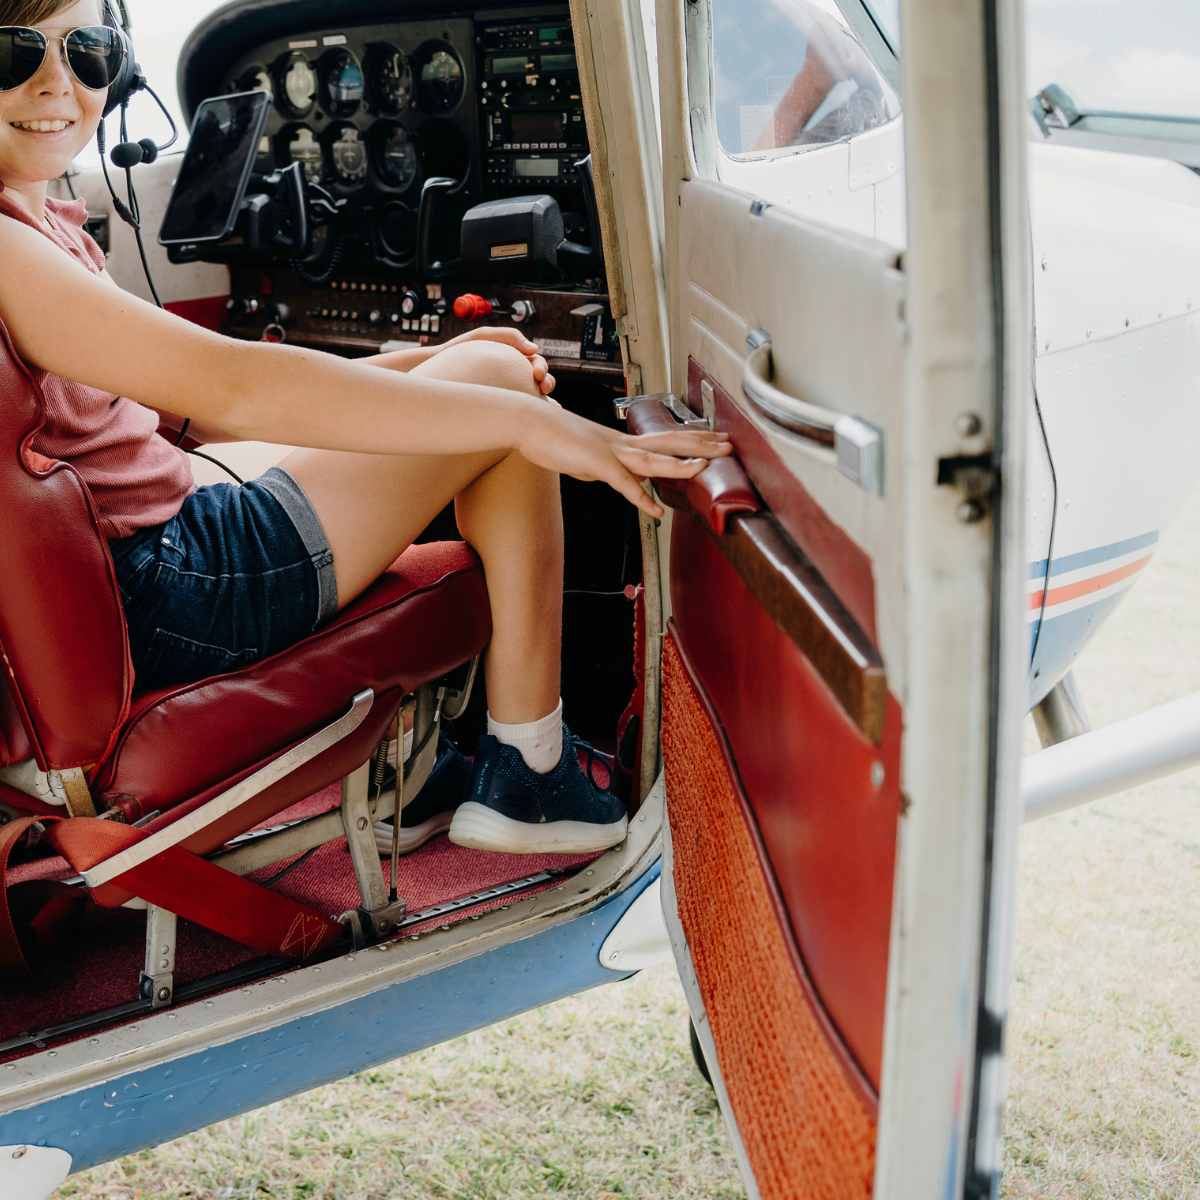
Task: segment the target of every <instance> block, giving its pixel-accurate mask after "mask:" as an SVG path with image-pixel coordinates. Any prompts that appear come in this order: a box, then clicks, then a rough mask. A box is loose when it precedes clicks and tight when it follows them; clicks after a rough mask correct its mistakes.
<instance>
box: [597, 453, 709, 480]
mask: <svg viewBox="0 0 1200 1200" xmlns="http://www.w3.org/2000/svg"><path fill="white" fill-rule="evenodd" d="M617 458H618V459H619V460H620V461H621V464H622V465H623V466H625V467H626V468H627V469H628V470H631V471H634V472H635V473H636V474H639V475H641V476H643V477H657V478H659V479H691V478H692V477H693V476H695V475H698V474H699V473H700V472H701V471H703V470H704V468H705V467H707V466H708V462H709V460H708V459H707V458H705V457H702V456H697V457H693V458H676V457H675V456H674V455H672V454H655V453H653V452H651V451H647V450H638V449H634V450H629V451H618V453H617Z"/></svg>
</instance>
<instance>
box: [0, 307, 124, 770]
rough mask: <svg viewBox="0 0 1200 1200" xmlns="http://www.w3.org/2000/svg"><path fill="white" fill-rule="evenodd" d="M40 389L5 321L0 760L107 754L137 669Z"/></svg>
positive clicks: (76, 481) (87, 502)
mask: <svg viewBox="0 0 1200 1200" xmlns="http://www.w3.org/2000/svg"><path fill="white" fill-rule="evenodd" d="M44 420H45V409H44V401H43V397H42V393H41V389H40V388H39V387H38V386H37V384H36V383H35V381H34V379H33V376H32V375H31V373H30V371H29V370H28V368H27V367H26V366H25V364H24V363H22V362H21V360H20V359H19V358H18V356H17V354H16V351H15V350H14V348H13V344H12V340H11V338H10V337H9V333H8V330H7V329H6V328H5V327H4V325H3V323H2V322H0V527H2V530H3V532H2V533H0V654H2V655H3V663H4V675H3V682H2V683H0V688H3V691H4V693H5V694H3V695H0V734H2V738H0V766H4V765H7V764H8V763H10V762H18V761H22V760H24V759H26V758H29V757H30V756H32V757H34V758H35V759H36V760H37V764H38V767H39V768H40V769H41V770H43V771H51V770H66V769H68V768H71V767H84V766H89V765H91V764H92V763H96V762H101V761H103V759H104V758H105V757H106V756H107V755H108V754H109V752H110V751H111V750H112V747H113V745H114V744H115V742H116V738H117V734H118V732H119V730H120V728H121V725H122V723H123V722H124V720H125V718H126V715H127V714H128V711H129V700H130V693H131V691H132V684H133V668H132V665H131V663H130V660H129V637H128V633H127V631H126V627H125V616H124V611H123V609H122V606H121V597H120V592H119V590H118V588H117V579H116V573H115V571H114V569H113V563H112V556H111V555H110V554H109V552H108V543H107V542H106V541H105V539H104V536H103V535H102V534H101V532H100V525H99V518H98V515H97V513H96V507H95V504H94V503H93V501H92V497H91V495H90V493H89V492H88V489H87V487H86V486H85V485H84V482H83V480H82V479H81V478H80V477H79V475H78V473H77V472H76V471H75V469H74V468H73V467H71V466H69V465H68V464H66V463H62V462H55V461H54V460H52V459H48V458H45V457H43V456H42V455H40V454H38V453H36V452H35V451H34V450H32V449H31V447H30V443H31V442H32V441H33V438H34V436H35V434H36V433H37V431H38V430H39V429H40V428H41V426H42V424H43V422H44Z"/></svg>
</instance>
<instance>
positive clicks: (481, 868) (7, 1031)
mask: <svg viewBox="0 0 1200 1200" xmlns="http://www.w3.org/2000/svg"><path fill="white" fill-rule="evenodd" d="M340 796H341V792H340V785H338V784H333V785H332V786H330V787H328V788H325V789H324V790H323V791H321V792H318V793H317V794H316V795H314V796H310V797H309V798H308V799H307V800H302V801H300V802H299V803H298V804H295V805H293V806H292V807H291V808H289V809H286V810H285V811H283V812H281V813H279V814H278V815H277V816H275V817H272V818H271V820H270V821H268V822H265V825H268V826H269V825H279V824H282V823H284V822H286V821H294V820H297V819H299V818H301V817H307V816H312V815H314V814H316V813H320V812H325V811H328V810H329V809H331V808H336V807H337V805H338V803H339V800H340ZM595 857H596V856H595V855H576V856H566V855H552V854H530V855H513V854H493V853H491V852H489V851H486V850H467V849H464V848H463V847H461V846H455V845H453V844H452V843H451V842H450V840H449V839H448V838H447V837H445V836H444V835H443V836H442V837H437V838H434V839H433V841H431V842H428V843H426V845H424V846H422V847H421V849H420V850H417V851H415V852H414V853H413V854H410V855H408V856H407V857H405V858H402V859H401V860H400V894H401V895H402V896H404V898H405V900H406V901H407V902H408V911H409V912H410V913H415V912H420V911H422V910H423V909H427V908H432V907H433V906H434V905H436V904H441V903H443V902H445V901H447V900H454V899H458V898H459V897H462V896H469V895H473V894H475V893H476V892H481V891H484V890H486V889H488V888H491V887H495V886H496V885H497V884H501V883H507V882H509V881H511V880H517V879H522V878H524V877H526V876H529V875H534V874H536V873H537V872H539V871H544V870H546V869H548V868H551V867H554V868H559V869H561V868H564V867H566V868H576V869H577V868H579V867H581V866H583V865H584V864H585V863H588V862H591V861H592V860H593V859H594V858H595ZM286 865H287V863H286V862H284V863H277V864H275V865H273V866H271V867H267V868H265V869H264V870H262V871H261V872H259V873H258V874H257V875H255V876H251V878H254V879H256V880H259V881H261V880H263V879H268V878H270V877H271V876H273V875H276V874H278V873H279V871H280V870H282V869H283V867H285V866H286ZM387 870H388V864H387V863H386V862H385V864H384V871H385V873H386V872H387ZM70 874H71V872H70V870H69V868H68V867H67V865H66V863H65V862H64V860H62V859H60V858H48V859H41V860H39V861H37V862H33V863H27V864H24V865H22V866H18V867H15V868H13V869H12V870H11V871H10V873H9V881H10V883H17V882H20V881H21V880H23V879H33V878H42V879H46V878H51V879H52V878H64V877H66V876H68V875H70ZM558 883H559V881H558V880H553V881H550V882H547V883H543V884H540V885H538V886H536V887H534V888H530V889H529V890H528V891H524V892H521V893H519V895H521V896H528V895H532V894H534V893H536V892H538V891H542V890H544V889H546V888H549V887H555V886H557V885H558ZM275 890H278V891H279V892H280V893H282V894H286V895H288V896H292V897H294V898H295V899H297V900H302V901H304V902H305V903H307V904H310V905H312V907H314V908H316V909H319V910H320V911H323V912H327V913H329V914H331V915H337V914H340V913H342V912H345V911H346V909H348V908H353V907H354V906H355V905H356V904H357V903H358V889H357V887H356V885H355V882H354V871H353V868H352V867H351V865H350V856H349V854H348V853H347V850H346V839H345V838H340V839H339V840H337V841H335V842H330V843H329V844H327V845H325V846H322V847H321V848H320V849H319V850H318V851H317V852H316V853H315V854H313V856H312V857H311V858H310V859H308V861H307V862H305V863H304V864H303V865H302V866H299V867H297V868H296V869H295V870H294V871H292V872H291V873H290V874H289V875H287V876H286V877H285V878H283V879H281V880H280V881H279V883H278V884H277V885H276V886H275ZM512 899H513V897H511V896H507V897H499V898H496V899H493V900H489V901H487V902H485V903H481V904H478V905H475V906H473V907H471V908H465V909H461V910H459V911H457V912H455V913H453V914H451V915H450V916H448V917H447V916H443V917H437V918H434V919H432V920H430V921H427V922H423V923H422V924H419V925H414V926H412V927H411V928H408V929H406V930H405V935H406V936H411V935H412V934H413V933H420V932H422V931H425V930H429V929H433V928H436V927H438V926H440V925H446V924H450V923H457V922H459V921H463V920H466V919H468V918H469V917H470V916H471V915H472V914H479V913H482V912H487V911H489V910H490V909H493V908H497V907H499V906H500V905H502V904H508V903H511V902H512ZM145 927H146V918H145V914H144V913H142V912H136V911H132V910H127V909H102V908H100V907H98V906H97V905H93V904H89V905H88V908H87V910H86V913H85V915H84V919H83V923H82V926H81V929H80V933H79V937H78V939H77V942H76V944H75V947H74V949H73V950H72V952H70V953H69V954H67V955H65V956H64V957H63V959H62V960H61V961H60V962H58V963H54V964H50V965H49V966H47V967H46V968H45V969H44V970H43V971H42V973H41V974H40V975H39V977H38V978H37V979H36V980H33V981H31V982H28V983H25V984H11V983H10V984H6V985H3V986H0V1042H3V1041H4V1040H6V1039H8V1038H12V1037H15V1036H17V1035H19V1034H23V1033H28V1032H37V1031H38V1030H41V1029H45V1028H47V1027H49V1026H53V1025H58V1024H61V1023H63V1022H66V1021H71V1020H74V1019H76V1018H78V1017H82V1016H86V1015H87V1014H90V1013H95V1012H98V1011H100V1010H103V1009H107V1008H112V1007H115V1006H116V1005H119V1004H126V1003H129V1002H130V1001H133V1000H136V999H137V987H138V974H139V972H140V971H141V969H142V964H143V959H144V954H145V936H146V935H145ZM255 957H257V952H256V951H254V950H249V949H247V948H246V947H244V946H240V945H238V944H237V943H236V942H231V941H229V940H228V939H227V938H223V937H221V936H220V935H219V934H215V933H211V932H209V931H208V930H207V929H203V928H201V927H200V926H197V925H192V924H190V923H189V922H186V921H180V923H179V943H178V947H177V951H176V959H175V963H176V965H175V986H176V987H177V988H178V987H181V986H183V985H185V984H188V983H192V982H195V981H198V980H201V979H204V978H207V977H209V976H212V975H216V974H218V973H220V972H222V971H227V970H229V969H230V968H232V967H235V966H239V965H241V964H243V963H248V962H250V961H251V960H253V959H254V958H255ZM234 986H239V985H234ZM139 1015H140V1014H139ZM136 1019H137V1018H136V1016H129V1017H127V1018H125V1020H129V1021H132V1020H136ZM93 1032H95V1029H94V1028H91V1029H88V1030H87V1033H93ZM74 1036H84V1034H83V1033H80V1034H77V1035H74ZM67 1040H73V1038H70V1037H64V1038H56V1039H55V1042H54V1044H56V1045H57V1044H59V1043H60V1042H61V1041H67ZM33 1050H34V1047H32V1046H26V1047H23V1048H20V1049H16V1050H12V1051H9V1052H7V1053H3V1052H0V1061H8V1060H10V1059H13V1058H19V1057H21V1056H22V1055H24V1054H28V1053H31V1052H33Z"/></svg>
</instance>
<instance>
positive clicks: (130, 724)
mask: <svg viewBox="0 0 1200 1200" xmlns="http://www.w3.org/2000/svg"><path fill="white" fill-rule="evenodd" d="M42 420H43V412H42V400H41V396H40V394H39V391H38V389H37V387H36V385H35V384H34V383H33V381H32V379H31V377H30V376H29V373H28V372H27V370H26V369H25V367H24V366H23V364H21V362H20V361H19V359H18V357H17V355H16V354H15V352H14V351H13V347H12V343H11V341H10V340H9V336H8V332H7V330H6V329H5V328H4V327H3V325H2V324H0V512H2V513H3V514H4V523H5V536H4V538H3V542H2V543H0V547H2V548H0V554H2V555H3V562H2V563H0V650H2V651H3V654H4V665H5V676H6V677H5V679H4V681H3V683H0V766H5V765H8V764H9V763H14V762H19V761H22V760H24V759H26V758H29V757H33V758H35V759H36V760H37V764H38V767H39V769H40V770H42V771H47V772H49V771H64V770H68V769H71V768H78V767H86V768H88V769H89V772H90V773H89V776H88V781H89V785H90V790H91V794H92V796H93V798H94V800H95V801H96V803H97V808H98V809H104V808H107V807H117V808H118V809H120V811H121V812H122V814H123V816H124V817H125V818H126V820H128V821H131V822H132V821H136V820H139V819H141V818H142V817H145V816H147V815H149V814H151V813H153V812H156V811H158V812H160V814H161V815H160V816H158V817H157V818H155V820H154V821H153V822H151V823H149V824H148V825H147V827H146V830H147V831H148V832H150V831H155V830H157V829H159V828H162V827H164V826H165V825H169V824H171V823H173V822H174V821H175V820H177V819H179V817H181V816H183V815H184V814H185V813H189V812H192V811H193V810H194V809H196V808H197V807H199V806H200V805H201V804H203V803H205V802H206V801H207V800H209V799H211V798H212V797H213V796H215V795H217V794H219V793H220V792H223V791H225V790H226V789H228V788H229V787H231V786H232V785H234V784H236V783H237V782H238V781H239V780H241V779H243V778H245V777H246V776H248V775H250V774H252V773H253V772H255V771H256V770H258V769H259V768H261V767H262V766H264V765H265V764H267V763H269V762H270V761H272V760H273V759H275V758H277V757H278V756H279V755H281V754H283V753H284V752H286V751H287V750H288V749H290V748H291V747H292V746H294V745H296V744H297V743H298V742H301V741H303V740H304V739H305V738H306V737H307V736H308V735H309V734H311V733H313V732H314V731H315V730H317V729H318V728H321V727H322V726H325V725H327V724H329V722H330V721H332V720H333V719H335V718H336V717H337V716H338V714H339V713H342V712H345V711H346V708H347V705H348V704H349V701H350V699H351V697H352V696H353V695H354V694H355V693H357V692H360V691H361V690H362V689H364V688H370V689H371V690H372V691H373V692H374V693H375V699H374V702H373V705H372V707H371V710H370V712H369V713H368V715H367V717H366V719H365V720H364V721H363V722H362V724H361V725H359V726H358V728H357V729H356V730H355V731H354V732H353V733H351V734H350V735H349V736H347V737H345V738H343V739H342V740H341V741H340V742H337V743H335V744H334V745H333V746H331V747H330V748H329V749H328V750H326V751H324V752H323V753H321V754H320V755H318V756H317V757H316V758H314V759H312V760H311V761H309V762H308V763H306V764H304V766H303V767H301V768H299V769H298V770H295V771H293V772H292V773H291V774H290V775H287V776H285V777H284V778H283V779H281V780H279V781H278V782H277V783H275V784H273V785H272V786H271V787H269V788H267V789H266V790H265V791H263V792H260V793H259V794H258V795H256V796H254V797H253V798H252V799H251V800H250V801H248V802H247V803H245V804H243V805H241V806H240V807H239V808H238V809H236V810H235V811H234V812H232V813H230V814H228V815H227V816H226V817H224V818H222V819H221V820H219V821H217V822H215V823H213V824H211V825H209V826H207V827H205V828H204V829H202V830H201V831H200V832H199V833H197V834H194V835H193V836H192V838H191V839H190V840H189V841H187V842H184V843H183V847H184V848H185V849H188V850H191V851H193V852H198V853H205V852H207V851H210V850H212V849H215V848H216V847H217V846H219V845H221V844H222V843H223V842H224V841H226V840H228V839H229V838H230V837H233V836H236V835H237V834H239V833H242V832H244V831H245V830H247V829H250V828H251V827H253V826H254V825H256V824H258V823H259V822H260V821H262V820H263V819H265V818H266V817H268V816H270V815H272V814H273V813H275V812H278V811H280V810H281V809H283V808H285V807H287V805H289V804H291V803H293V802H294V801H295V800H297V799H300V798H302V797H303V796H305V795H308V794H311V793H312V792H314V791H316V790H318V789H319V788H321V787H324V786H325V785H326V784H329V783H331V782H333V781H334V780H336V779H338V778H340V777H343V776H345V775H347V774H348V773H349V772H350V771H352V770H353V769H354V768H355V767H357V766H359V765H360V764H361V763H363V762H364V761H365V760H366V759H367V758H368V757H369V756H370V754H371V751H372V750H373V749H374V748H375V746H377V745H378V744H379V741H380V739H381V737H382V736H383V734H384V732H385V731H386V729H387V727H388V725H389V724H390V723H391V721H392V719H393V718H394V717H395V715H396V711H397V708H398V706H399V704H400V701H401V699H402V698H403V697H404V696H405V695H406V694H408V693H410V692H412V691H413V690H415V689H416V688H417V687H419V686H420V685H422V684H425V683H428V682H430V681H432V680H434V679H437V678H439V677H440V676H442V675H445V674H446V673H447V672H448V671H450V670H452V669H454V668H455V667H456V666H458V665H459V664H461V663H463V662H465V661H467V660H468V659H470V658H472V657H473V656H474V655H476V654H478V653H479V652H480V651H481V650H482V649H483V647H484V646H485V645H486V643H487V641H488V639H489V637H490V633H491V616H490V610H489V606H488V599H487V590H486V586H485V584H484V579H483V570H482V567H481V566H480V563H479V560H478V558H477V557H476V556H475V554H474V552H473V551H472V550H471V549H470V548H469V547H467V546H466V545H465V544H462V543H454V542H447V543H434V544H432V545H424V546H414V547H412V548H410V549H409V550H408V551H406V552H405V554H403V555H402V556H401V557H400V558H399V559H398V560H397V561H396V562H395V563H393V564H392V566H391V567H390V568H389V570H388V571H387V572H386V573H385V574H384V575H383V576H382V577H381V578H380V579H379V580H378V581H377V582H376V583H375V584H373V585H372V586H371V587H370V588H369V589H368V590H367V591H366V592H365V593H364V594H363V595H362V596H360V597H359V598H358V599H357V600H355V601H354V602H353V603H352V604H350V605H348V606H347V607H346V608H345V609H344V610H343V611H342V612H341V613H339V614H338V615H337V617H336V618H335V619H334V620H332V621H331V622H329V623H328V624H327V625H326V626H324V627H323V628H322V629H321V630H319V631H318V632H317V633H315V634H313V635H312V636H311V637H308V638H306V639H304V640H303V641H301V642H299V643H297V644H296V645H294V646H291V647H289V648H287V649H286V650H283V651H281V652H280V653H278V654H276V655H274V656H272V657H271V658H268V659H264V660H263V661H261V662H258V663H255V664H253V665H251V666H249V667H245V668H243V669H241V670H239V671H236V672H233V673H232V674H229V675H222V676H217V677H214V678H212V679H207V680H204V681H202V682H200V683H195V684H189V685H187V686H183V687H175V688H170V689H167V690H164V691H158V692H154V693H150V694H146V695H136V694H135V693H134V675H133V669H132V667H131V665H130V661H129V648H128V637H127V634H126V629H125V621H124V614H123V611H122V608H121V603H120V595H119V592H118V590H117V583H116V577H115V574H114V570H113V565H112V559H111V556H110V555H109V552H108V546H107V543H106V542H105V540H104V538H103V536H102V535H101V533H100V531H99V526H98V523H97V517H96V511H95V506H94V504H93V502H92V500H91V497H90V495H89V494H88V491H87V488H86V487H85V486H84V484H83V482H82V480H81V479H80V477H79V476H78V474H77V473H76V472H75V470H74V469H73V468H72V467H71V466H70V465H68V464H66V463H61V462H52V461H50V460H48V459H44V458H42V457H41V456H40V455H37V454H35V453H33V452H32V451H31V450H30V449H29V443H30V441H31V440H32V437H33V435H34V433H35V432H36V431H37V429H38V428H39V427H40V425H41V423H42Z"/></svg>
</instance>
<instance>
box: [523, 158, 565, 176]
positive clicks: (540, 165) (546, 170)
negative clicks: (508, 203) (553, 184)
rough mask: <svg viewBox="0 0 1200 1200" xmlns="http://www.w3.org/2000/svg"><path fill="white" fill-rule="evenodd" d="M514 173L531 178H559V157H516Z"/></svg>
mask: <svg viewBox="0 0 1200 1200" xmlns="http://www.w3.org/2000/svg"><path fill="white" fill-rule="evenodd" d="M513 174H514V175H516V176H518V177H521V178H525V179H529V178H534V177H536V178H539V179H557V178H558V159H557V158H516V159H513Z"/></svg>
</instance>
